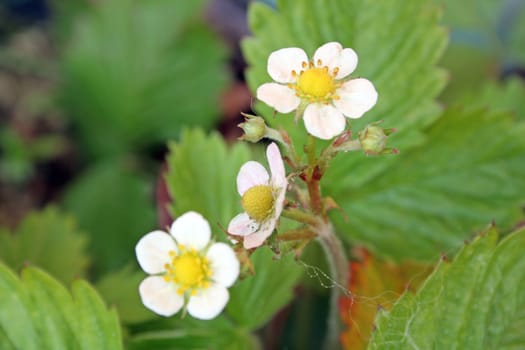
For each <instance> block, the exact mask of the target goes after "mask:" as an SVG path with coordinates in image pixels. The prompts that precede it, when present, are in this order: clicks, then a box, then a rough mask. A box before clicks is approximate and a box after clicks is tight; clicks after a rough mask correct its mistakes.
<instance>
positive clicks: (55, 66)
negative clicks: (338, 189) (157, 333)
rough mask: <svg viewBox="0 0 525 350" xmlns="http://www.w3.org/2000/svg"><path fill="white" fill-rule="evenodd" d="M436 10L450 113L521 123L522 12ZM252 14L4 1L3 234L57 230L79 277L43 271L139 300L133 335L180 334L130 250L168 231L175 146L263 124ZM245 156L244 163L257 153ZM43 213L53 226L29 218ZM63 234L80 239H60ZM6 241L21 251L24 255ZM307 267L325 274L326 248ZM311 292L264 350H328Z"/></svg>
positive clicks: (113, 3)
mask: <svg viewBox="0 0 525 350" xmlns="http://www.w3.org/2000/svg"><path fill="white" fill-rule="evenodd" d="M261 2H263V3H265V4H267V5H269V6H271V7H275V6H276V4H275V2H274V1H271V0H267V1H261ZM434 2H435V3H436V4H439V5H440V6H442V10H443V17H442V23H443V24H444V25H446V26H448V28H449V29H448V30H449V42H450V43H449V46H448V48H447V49H446V50H445V52H444V55H443V57H442V59H441V61H440V63H439V65H440V66H441V67H443V68H445V69H446V70H447V71H448V85H447V87H446V89H444V90H443V92H442V93H441V95H440V96H439V98H438V101H439V102H440V103H441V104H442V105H444V106H449V105H454V104H458V103H461V104H464V105H469V104H471V103H472V104H475V103H478V102H479V100H480V99H481V100H483V101H485V102H486V104H487V105H489V104H490V105H492V106H493V107H494V108H501V109H510V110H512V111H513V113H515V114H516V115H518V116H522V117H523V116H524V115H525V95H524V94H523V93H524V91H525V90H524V88H523V86H524V85H523V79H524V78H525V1H520V0H505V1H496V0H478V1H475V0H465V1H451V0H435V1H434ZM249 3H250V2H249V1H246V0H244V1H243V0H210V1H203V0H202V1H170V0H149V1H133V0H105V1H90V0H74V1H73V0H72V1H60V0H54V1H53V0H50V1H42V0H41V1H37V0H3V1H2V2H1V4H0V156H1V158H0V227H2V228H3V234H4V235H5V236H6V237H10V238H6V239H8V240H11V239H13V237H15V236H24V235H27V236H28V237H31V232H35V231H37V229H35V228H34V227H39V223H38V222H40V221H38V220H41V221H42V222H49V224H48V225H49V227H53V228H52V229H50V230H49V231H50V232H51V233H49V234H45V233H44V234H43V237H48V238H43V241H42V242H43V243H42V244H43V245H44V246H45V244H56V243H54V242H50V240H51V237H52V239H54V240H58V241H61V244H63V245H64V247H66V248H64V250H69V251H71V252H74V253H75V254H71V255H74V256H72V257H69V256H65V257H64V259H66V261H71V264H69V265H70V266H71V269H69V270H67V271H60V267H56V266H55V265H60V264H57V263H56V262H53V259H52V258H51V257H49V256H46V255H45V254H44V255H38V254H40V253H38V254H37V253H32V252H29V253H27V254H29V255H30V256H37V255H38V256H39V258H38V259H37V258H35V259H34V260H33V261H32V262H33V263H35V264H38V262H40V266H43V267H45V268H49V269H50V271H53V272H54V275H55V277H57V278H59V279H60V280H62V281H66V282H69V281H71V280H72V279H73V278H74V277H86V278H88V279H89V280H90V281H92V282H93V283H95V284H96V286H97V287H98V288H99V290H100V292H101V294H102V295H103V296H104V297H105V299H106V301H107V302H109V303H117V304H118V303H119V302H122V303H127V306H126V307H124V308H123V309H122V310H124V312H123V313H121V315H120V317H121V318H122V319H123V321H124V323H126V324H128V325H130V326H129V329H127V330H126V332H130V333H133V332H135V331H137V330H138V329H140V330H143V329H145V328H139V326H136V325H137V324H141V327H146V328H147V327H148V326H145V325H150V327H152V329H153V327H154V326H152V325H151V324H154V323H155V322H159V323H162V322H167V323H168V325H165V326H162V327H166V328H167V327H171V324H169V321H159V320H158V319H153V318H154V317H152V315H151V314H150V313H149V312H147V311H146V310H144V309H143V308H142V307H141V305H138V306H137V298H138V297H137V296H136V295H135V294H134V293H135V290H136V285H137V284H138V282H139V281H140V280H141V278H142V276H143V275H142V274H141V273H140V272H137V266H136V263H135V258H134V255H133V254H132V253H131V252H133V250H134V246H135V244H136V242H137V240H138V239H139V238H140V237H141V236H142V235H143V234H144V233H146V232H148V231H150V230H152V229H155V228H157V227H164V226H165V225H167V224H168V223H169V221H170V219H169V215H170V213H169V210H168V209H170V208H168V206H169V204H170V199H169V194H168V190H167V188H166V186H165V184H164V181H163V176H164V175H163V170H165V166H166V165H165V164H164V162H165V156H166V155H167V153H168V146H167V143H168V142H169V141H178V140H180V139H181V135H182V132H183V130H184V129H185V128H189V127H198V128H201V129H203V130H205V131H217V132H219V133H220V134H221V135H222V136H223V137H224V138H225V139H226V140H228V142H229V141H233V140H235V138H236V137H238V136H240V129H238V128H237V127H236V125H237V124H238V123H239V122H240V121H241V120H242V119H241V116H240V112H248V113H249V112H252V111H251V108H252V105H253V103H252V102H253V97H252V96H251V94H250V89H249V88H248V86H247V83H246V79H245V75H244V70H245V68H246V66H247V63H246V62H245V59H244V58H243V55H242V54H241V44H240V42H241V40H242V38H244V37H246V36H248V35H250V31H249V27H248V24H247V8H248V6H249ZM516 101H520V103H516ZM385 119H386V117H385ZM192 137H193V136H192ZM195 137H197V136H195ZM243 152H244V151H239V154H242V155H239V157H238V159H239V160H240V159H244V158H243V157H247V154H248V153H247V152H245V153H243ZM196 157H197V158H198V157H199V155H195V156H194V158H196ZM194 158H192V159H194ZM236 160H237V158H236ZM236 160H235V161H236ZM174 162H175V163H176V160H174ZM210 162H211V160H210ZM163 164H164V165H163ZM179 166H180V164H179ZM202 171H203V172H206V173H211V172H212V170H211V169H202ZM196 191H197V192H198V189H196ZM202 195H204V194H202ZM175 203H177V200H176V199H175ZM44 208H47V209H44ZM171 209H173V208H171ZM176 210H177V209H176V208H175V211H176ZM34 211H42V212H43V214H41V215H42V216H43V218H41V219H36V218H35V216H33V217H31V216H28V215H29V213H32V212H34ZM31 215H37V214H31ZM62 215H63V216H65V217H66V219H64V222H65V223H64V222H62V218H61V216H62ZM217 216H219V214H217ZM28 217H29V219H27V218H28ZM24 220H25V221H24ZM31 220H33V221H31ZM34 220H36V223H35V221H34ZM22 221H24V225H21V224H20V223H21V222H22ZM32 222H33V223H32ZM46 225H47V224H46ZM70 226H71V227H72V228H71V227H70ZM46 227H47V226H46ZM67 230H72V231H74V232H75V234H74V235H72V236H71V237H70V236H69V235H65V234H64V237H65V238H63V239H58V238H57V236H56V234H55V233H56V232H59V234H60V232H63V231H64V232H65V231H67ZM77 231H79V232H77ZM0 238H2V237H0ZM28 239H29V238H28ZM21 240H22V241H23V239H21ZM64 241H66V243H64ZM0 242H2V240H0ZM6 242H7V241H6ZM46 242H47V243H46ZM9 244H13V246H15V244H18V245H19V246H20V249H21V250H23V244H19V243H9ZM5 246H8V244H7V243H6V244H5ZM1 248H2V247H1V246H0V252H1ZM24 254H25V253H24ZM22 255H23V254H22V253H20V254H18V256H22ZM0 257H1V258H2V260H4V261H7V262H8V263H9V264H10V265H11V266H15V267H17V268H20V267H21V266H22V265H23V264H24V261H23V260H20V259H18V258H17V256H16V254H14V255H13V256H9V254H8V253H5V254H4V255H3V256H0ZM39 259H40V260H39ZM305 260H306V261H309V262H310V263H316V262H317V263H319V264H320V265H321V266H323V262H322V259H320V258H319V252H318V251H317V248H316V247H315V246H314V247H311V248H309V250H308V251H307V252H306V257H305ZM54 266H55V267H54ZM71 271H74V273H73V274H72V273H71ZM305 280H306V282H305V283H303V285H302V287H300V288H297V289H296V290H295V293H296V295H297V296H300V298H299V297H298V298H296V300H295V301H294V303H293V304H292V306H291V307H289V308H287V309H285V310H284V311H282V313H280V314H278V315H277V317H276V318H275V319H274V320H273V321H272V322H271V323H270V324H269V325H267V326H266V327H265V328H263V329H262V330H260V331H259V333H260V335H262V339H263V340H262V341H263V344H264V347H265V348H268V349H278V348H283V347H286V346H292V348H301V349H307V348H311V349H315V348H318V347H319V346H320V343H321V339H322V334H323V333H324V327H325V324H324V318H325V316H326V305H327V298H326V295H327V289H326V288H322V287H319V285H318V284H317V283H315V282H312V281H311V280H309V279H307V278H305ZM122 283H126V286H127V287H129V288H128V289H129V291H130V292H129V294H127V295H125V296H122V295H115V292H114V291H115V288H114V285H116V284H122ZM128 299H129V301H128ZM122 300H123V301H122ZM142 322H146V323H145V324H142ZM148 322H151V324H150V323H148ZM177 322H179V320H177V321H174V323H177ZM134 325H135V326H134ZM134 327H135V328H134ZM306 334H308V335H309V336H305V335H306ZM290 344H292V345H290ZM137 348H140V344H139V345H137Z"/></svg>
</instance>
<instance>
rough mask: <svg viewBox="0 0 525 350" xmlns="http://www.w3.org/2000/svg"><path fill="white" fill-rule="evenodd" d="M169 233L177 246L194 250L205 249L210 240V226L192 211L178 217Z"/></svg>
mask: <svg viewBox="0 0 525 350" xmlns="http://www.w3.org/2000/svg"><path fill="white" fill-rule="evenodd" d="M170 232H171V235H172V236H173V237H175V239H176V240H177V243H178V244H182V245H183V246H185V247H188V248H193V249H196V250H201V249H203V248H204V247H206V246H207V245H208V243H209V242H210V238H211V229H210V224H209V223H208V221H207V220H206V219H205V218H204V217H203V216H202V215H201V214H199V213H196V212H194V211H189V212H187V213H184V214H182V215H181V216H179V217H178V218H177V219H176V220H175V221H174V222H173V224H172V225H171V230H170Z"/></svg>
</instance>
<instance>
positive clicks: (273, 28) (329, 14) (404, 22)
mask: <svg viewBox="0 0 525 350" xmlns="http://www.w3.org/2000/svg"><path fill="white" fill-rule="evenodd" d="M439 19H440V11H439V9H437V8H436V7H435V6H433V5H430V4H428V3H427V2H426V1H420V0H408V1H407V0H397V1H375V0H351V1H349V0H333V1H325V0H299V1H297V0H280V1H277V10H276V11H273V10H271V9H270V8H268V7H267V6H265V5H263V4H260V3H252V6H251V8H250V12H249V23H250V26H251V28H252V32H253V35H254V37H252V38H248V39H246V40H245V41H244V42H243V53H244V55H245V56H246V59H247V61H248V63H249V64H250V67H249V69H248V71H247V80H248V82H249V85H250V88H251V90H252V91H255V90H256V88H257V87H258V86H259V85H261V84H263V83H265V82H269V81H271V78H270V76H269V75H268V73H267V72H266V66H267V60H268V56H269V54H270V53H271V52H272V51H274V50H276V49H280V48H283V47H291V46H297V47H301V48H303V49H305V51H306V52H307V54H309V55H310V56H311V55H313V53H314V51H315V49H316V48H317V47H319V46H320V45H322V44H324V43H326V42H329V41H338V42H340V43H341V44H342V45H343V46H344V47H351V48H353V49H354V50H356V52H357V54H358V56H359V65H358V67H357V70H356V71H355V73H354V74H352V75H353V76H354V77H365V78H367V79H369V80H370V81H372V82H373V83H374V85H375V87H376V89H377V91H378V93H379V100H378V103H377V105H376V106H375V107H374V108H373V109H372V110H371V111H369V112H367V113H366V114H365V116H364V117H363V118H361V119H359V120H352V121H351V124H352V129H354V130H360V129H362V128H363V126H364V125H366V124H369V123H371V122H374V121H376V120H380V119H385V120H386V123H385V125H386V126H387V127H395V128H397V129H398V130H399V132H398V133H397V135H396V141H395V145H396V146H397V147H400V148H401V149H404V150H406V149H408V147H410V146H414V145H417V144H418V143H419V142H421V135H420V132H419V131H420V129H422V128H424V127H425V125H427V124H428V123H430V122H432V121H433V120H434V119H435V118H436V117H438V114H439V113H438V112H439V108H438V107H437V105H436V103H435V102H434V101H433V100H434V98H435V97H436V96H437V94H438V93H439V92H440V91H441V89H442V88H443V86H444V84H445V75H444V72H443V71H441V70H439V69H437V68H436V67H435V64H436V61H437V60H438V59H439V57H440V55H441V53H442V52H443V49H444V48H445V45H446V42H447V40H446V31H445V30H444V28H443V27H440V26H439V24H438V23H439ZM257 107H258V111H260V112H261V113H262V114H263V115H264V116H266V119H267V121H268V122H274V121H275V123H278V124H283V125H286V128H285V129H286V130H287V131H288V132H289V133H291V134H292V137H293V139H294V140H299V141H298V143H299V147H298V148H299V149H301V148H302V146H303V144H305V142H304V140H305V136H306V131H305V129H304V126H303V123H302V122H299V123H298V125H297V126H296V125H295V124H294V123H293V117H292V116H291V115H287V116H277V117H276V118H274V117H273V111H271V110H270V109H269V108H264V107H262V104H259V105H258V106H257ZM358 163H359V165H360V166H359V167H358V166H356V164H358ZM388 164H389V161H386V162H383V163H378V162H376V163H370V162H368V163H366V166H364V165H363V162H362V161H361V160H359V159H351V158H350V157H349V158H348V159H347V160H346V161H345V164H344V165H341V167H344V168H345V171H346V172H348V169H352V177H353V179H355V181H358V180H364V179H370V178H371V177H373V174H374V173H375V172H377V171H379V170H380V169H382V168H384V167H386V166H387V165H388ZM363 168H364V169H363ZM354 169H356V170H354Z"/></svg>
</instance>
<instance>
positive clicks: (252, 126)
mask: <svg viewBox="0 0 525 350" xmlns="http://www.w3.org/2000/svg"><path fill="white" fill-rule="evenodd" d="M241 114H242V115H243V116H244V118H245V121H244V123H241V124H239V125H238V127H240V128H241V129H242V130H243V131H244V135H242V136H241V137H240V139H241V140H246V141H249V142H259V141H260V140H261V139H262V138H263V137H264V136H265V135H266V124H265V122H264V119H263V118H261V117H258V116H255V115H250V114H245V113H241Z"/></svg>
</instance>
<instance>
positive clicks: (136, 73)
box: [62, 0, 227, 156]
mask: <svg viewBox="0 0 525 350" xmlns="http://www.w3.org/2000/svg"><path fill="white" fill-rule="evenodd" d="M201 11H202V1H171V0H151V1H137V0H115V1H106V2H101V3H99V4H97V5H93V6H92V8H91V11H84V12H83V16H82V17H80V18H78V23H76V24H77V25H76V26H75V28H76V29H77V30H75V31H74V32H73V35H72V37H71V39H70V42H69V45H67V47H66V48H65V49H64V51H65V52H64V57H65V60H64V66H63V71H64V80H65V84H64V86H63V88H62V95H63V101H64V103H65V106H66V108H67V110H68V112H69V114H71V116H72V117H73V118H74V121H75V123H76V126H77V127H78V131H79V133H80V136H81V138H82V141H83V143H84V145H85V146H86V147H87V148H88V150H89V152H91V153H92V154H95V155H99V156H100V155H106V154H108V153H109V154H115V153H123V152H126V151H129V150H134V151H136V150H140V149H143V148H144V147H148V146H151V145H152V144H155V143H159V142H161V143H162V142H164V141H165V140H167V139H169V138H175V137H177V136H178V134H179V132H180V129H181V127H182V126H183V125H201V126H203V127H211V126H212V125H213V122H214V121H215V120H216V117H218V116H219V114H220V113H219V111H218V108H217V106H218V101H219V95H220V93H221V91H223V90H224V86H225V82H226V80H227V79H226V74H227V71H226V69H224V68H225V67H224V60H225V50H224V49H223V48H222V46H221V44H220V42H219V41H218V40H217V38H215V36H214V35H213V33H212V32H211V30H210V29H208V28H207V27H206V26H205V25H204V23H203V22H202V20H201V19H200V16H199V15H198V14H199V12H201ZM101 126H103V127H101Z"/></svg>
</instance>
